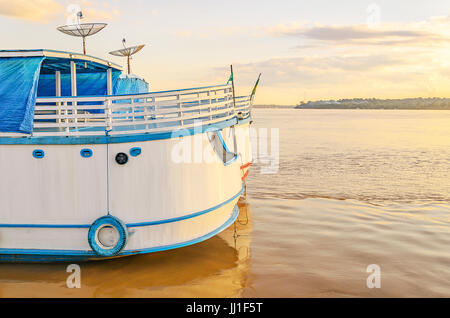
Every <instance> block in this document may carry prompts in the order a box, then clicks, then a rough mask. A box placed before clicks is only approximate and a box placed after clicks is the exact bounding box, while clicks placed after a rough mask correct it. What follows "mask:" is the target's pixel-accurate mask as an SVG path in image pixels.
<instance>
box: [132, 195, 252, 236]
mask: <svg viewBox="0 0 450 318" xmlns="http://www.w3.org/2000/svg"><path fill="white" fill-rule="evenodd" d="M243 192H244V187H242V188H241V190H240V191H239V192H238V193H237V194H235V195H234V196H233V197H231V198H230V199H228V200H226V201H224V202H222V203H220V204H219V205H216V206H214V207H212V208H209V209H206V210H203V211H200V212H195V213H191V214H187V215H184V216H180V217H177V218H172V219H166V220H160V221H153V222H141V223H130V224H127V227H140V226H149V225H158V224H165V223H173V222H179V221H183V220H187V219H192V218H195V217H197V216H200V215H202V214H206V213H209V212H212V211H214V210H217V209H218V208H220V207H222V206H224V205H225V204H228V203H230V202H231V201H233V200H234V199H236V198H238V197H240V196H241V194H242V193H243Z"/></svg>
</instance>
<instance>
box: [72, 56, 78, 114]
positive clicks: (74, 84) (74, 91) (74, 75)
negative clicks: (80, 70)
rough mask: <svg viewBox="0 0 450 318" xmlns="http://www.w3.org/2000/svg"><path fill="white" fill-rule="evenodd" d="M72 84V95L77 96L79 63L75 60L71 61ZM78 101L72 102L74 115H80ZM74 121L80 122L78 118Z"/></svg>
mask: <svg viewBox="0 0 450 318" xmlns="http://www.w3.org/2000/svg"><path fill="white" fill-rule="evenodd" d="M70 84H71V94H72V97H75V96H77V64H76V63H75V62H74V61H70ZM76 107H77V102H76V101H73V102H72V109H73V110H72V114H73V115H74V116H76V115H78V110H77V109H76ZM73 122H74V123H77V122H78V118H74V119H73Z"/></svg>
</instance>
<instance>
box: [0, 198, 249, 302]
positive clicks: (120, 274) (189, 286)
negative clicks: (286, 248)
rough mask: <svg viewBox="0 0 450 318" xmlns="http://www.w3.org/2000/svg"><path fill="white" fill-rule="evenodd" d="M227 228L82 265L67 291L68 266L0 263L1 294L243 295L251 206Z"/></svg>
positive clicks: (244, 205) (242, 204)
mask: <svg viewBox="0 0 450 318" xmlns="http://www.w3.org/2000/svg"><path fill="white" fill-rule="evenodd" d="M238 206H239V217H238V219H237V220H236V222H235V224H234V225H232V226H230V227H229V228H227V229H226V230H225V231H223V232H222V233H220V234H219V235H216V236H214V237H212V238H211V239H209V240H206V241H204V242H202V243H199V244H195V245H192V246H188V247H184V248H179V249H175V250H170V251H165V252H156V253H150V254H143V255H136V256H131V257H124V258H119V259H115V260H105V261H96V262H88V263H80V264H79V265H80V268H81V288H79V289H77V288H73V289H69V288H68V287H67V284H66V280H67V278H68V277H69V276H70V275H71V273H67V272H66V268H67V266H68V265H69V264H68V263H67V264H58V263H55V264H6V263H5V264H0V297H239V296H240V295H241V294H242V292H243V291H244V290H245V288H247V276H248V272H249V257H250V242H251V232H252V222H251V211H250V206H249V204H248V203H247V202H246V200H245V199H243V198H241V199H240V200H239V203H238Z"/></svg>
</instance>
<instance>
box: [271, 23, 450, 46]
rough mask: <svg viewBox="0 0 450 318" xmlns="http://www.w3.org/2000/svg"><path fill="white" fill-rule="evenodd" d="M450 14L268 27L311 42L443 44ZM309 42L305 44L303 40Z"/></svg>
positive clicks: (448, 40)
mask: <svg viewBox="0 0 450 318" xmlns="http://www.w3.org/2000/svg"><path fill="white" fill-rule="evenodd" d="M449 29H450V17H432V18H430V19H428V20H427V21H422V22H417V23H410V24H401V23H385V24H381V25H380V27H377V28H374V27H370V26H369V25H365V24H359V25H319V24H316V25H312V26H311V25H307V24H305V23H298V22H297V23H291V24H282V25H277V26H274V27H271V28H269V29H267V33H268V34H271V35H274V36H290V37H296V38H298V39H301V40H302V41H304V42H306V43H308V44H306V45H309V46H316V47H317V46H324V45H333V46H352V45H353V46H355V45H357V46H363V45H366V46H374V45H376V46H394V45H395V46H410V47H412V46H416V47H419V46H421V47H425V46H430V45H431V46H439V45H442V44H450V34H449V33H448V30H449ZM303 46H305V44H303Z"/></svg>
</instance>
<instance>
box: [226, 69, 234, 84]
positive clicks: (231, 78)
mask: <svg viewBox="0 0 450 318" xmlns="http://www.w3.org/2000/svg"><path fill="white" fill-rule="evenodd" d="M233 80H234V78H233V69H231V74H230V78H229V79H228V82H227V84H229V83H230V82H233Z"/></svg>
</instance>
